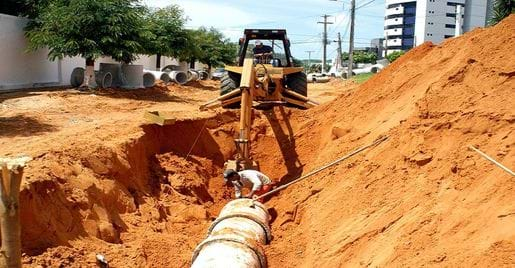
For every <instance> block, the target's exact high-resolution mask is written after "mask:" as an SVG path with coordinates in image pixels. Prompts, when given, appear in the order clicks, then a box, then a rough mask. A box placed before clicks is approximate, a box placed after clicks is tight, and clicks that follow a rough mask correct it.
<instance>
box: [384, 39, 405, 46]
mask: <svg viewBox="0 0 515 268" xmlns="http://www.w3.org/2000/svg"><path fill="white" fill-rule="evenodd" d="M394 46H402V39H401V38H395V39H389V40H386V47H394Z"/></svg>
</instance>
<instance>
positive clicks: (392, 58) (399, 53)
mask: <svg viewBox="0 0 515 268" xmlns="http://www.w3.org/2000/svg"><path fill="white" fill-rule="evenodd" d="M404 53H405V52H404V51H402V50H400V51H394V52H392V53H390V54H388V55H386V58H387V59H388V61H389V62H394V61H395V60H396V59H397V58H399V57H400V56H402V55H404Z"/></svg>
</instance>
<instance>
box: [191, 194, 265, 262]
mask: <svg viewBox="0 0 515 268" xmlns="http://www.w3.org/2000/svg"><path fill="white" fill-rule="evenodd" d="M269 217H270V215H269V214H268V210H267V209H266V207H265V206H264V205H263V204H261V203H259V202H257V201H254V200H252V199H236V200H233V201H231V202H229V203H228V204H227V205H225V207H224V208H223V209H222V211H221V212H220V215H219V216H218V218H217V219H216V220H215V221H214V222H213V223H212V224H211V227H210V228H209V232H208V237H207V238H206V239H205V240H204V241H202V243H200V245H198V246H197V247H196V248H195V251H194V252H193V258H192V266H191V267H192V268H200V267H236V268H238V267H241V268H243V267H245V268H248V267H253V268H254V267H255V268H265V267H267V262H266V256H265V253H264V250H263V248H262V245H263V244H268V243H269V242H270V240H271V239H272V235H271V231H270V227H269V222H268V221H269Z"/></svg>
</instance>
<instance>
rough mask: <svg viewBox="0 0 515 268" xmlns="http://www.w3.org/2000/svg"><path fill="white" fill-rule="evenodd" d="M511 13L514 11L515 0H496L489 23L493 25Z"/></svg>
mask: <svg viewBox="0 0 515 268" xmlns="http://www.w3.org/2000/svg"><path fill="white" fill-rule="evenodd" d="M513 13H515V0H496V1H495V2H494V9H493V16H492V18H491V19H490V21H489V24H490V25H495V24H497V23H499V22H500V21H501V20H503V19H504V18H506V17H508V16H509V15H510V14H513Z"/></svg>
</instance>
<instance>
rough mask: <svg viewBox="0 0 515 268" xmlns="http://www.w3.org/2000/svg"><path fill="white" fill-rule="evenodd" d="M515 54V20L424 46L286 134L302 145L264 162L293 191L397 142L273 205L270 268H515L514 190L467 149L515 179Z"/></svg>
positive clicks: (297, 119)
mask: <svg viewBox="0 0 515 268" xmlns="http://www.w3.org/2000/svg"><path fill="white" fill-rule="evenodd" d="M513 51H515V15H512V16H510V17H509V18H507V19H505V20H504V21H503V22H502V23H500V24H498V25H497V26H495V27H490V28H486V29H476V30H474V31H472V32H469V33H467V34H465V35H463V36H461V37H458V38H452V39H449V40H446V41H445V42H443V43H442V44H441V45H438V46H435V45H433V44H431V43H425V44H423V45H421V46H419V47H417V48H415V49H413V50H411V51H410V52H409V53H407V54H406V55H405V56H403V57H401V58H399V59H398V60H397V61H395V62H394V63H393V64H391V65H390V66H388V67H387V68H386V69H384V70H383V71H382V72H380V73H379V74H377V75H376V76H374V77H373V78H372V79H370V80H369V81H367V82H366V83H364V84H363V85H362V86H360V87H359V88H357V89H356V90H352V91H347V92H345V93H343V94H342V95H341V96H340V97H338V98H337V99H336V100H335V101H333V102H331V103H328V104H326V105H322V106H320V107H317V108H315V109H311V110H309V111H307V112H304V113H297V112H296V113H294V114H293V116H292V117H291V119H290V120H289V122H288V124H287V125H288V126H289V127H288V126H286V125H285V124H284V122H283V125H282V127H278V128H276V129H278V130H279V131H274V132H275V133H283V134H284V133H289V132H287V131H286V129H288V128H289V129H291V131H290V132H291V133H294V134H292V137H291V138H287V137H288V135H283V136H282V137H283V141H284V142H283V143H282V144H281V145H273V142H272V141H271V140H272V137H271V138H270V143H269V145H270V146H268V147H258V148H256V152H255V156H256V158H257V159H260V157H263V159H265V160H266V159H280V160H278V161H277V163H276V164H275V165H270V166H264V167H263V170H264V171H265V172H267V173H269V174H271V175H272V176H274V177H275V178H277V179H283V180H289V179H291V178H293V177H295V175H298V174H301V173H304V174H305V173H306V172H309V171H311V170H313V169H314V168H316V167H318V166H321V165H322V164H324V163H328V162H330V161H332V160H334V159H336V158H338V157H340V156H343V155H344V154H346V153H347V152H350V151H352V150H353V149H354V148H357V147H359V146H362V145H365V144H368V143H371V142H372V141H374V140H375V139H376V138H378V137H380V136H382V135H387V136H388V137H389V139H388V140H387V141H386V142H383V143H382V144H380V145H379V146H377V147H375V148H373V149H370V150H368V151H366V152H364V153H362V154H360V155H359V156H357V157H354V158H353V159H351V160H349V161H347V162H345V163H343V164H340V165H339V166H337V167H334V168H331V169H329V170H328V171H324V172H322V173H320V174H319V175H316V176H313V177H311V178H310V179H308V180H306V181H303V182H301V183H299V184H296V185H295V186H292V187H291V188H288V189H286V190H284V191H283V192H282V193H281V194H280V195H279V196H278V197H276V198H273V199H272V200H271V201H270V202H269V203H268V205H269V206H271V207H274V208H275V209H276V210H277V212H278V217H277V219H275V221H274V222H273V225H272V226H273V233H274V240H273V241H272V243H271V245H270V246H268V248H267V254H268V256H269V262H270V266H271V267H299V266H301V267H344V266H348V267H357V266H374V267H375V266H433V265H439V266H461V267H463V266H465V267H469V266H480V267H487V266H488V267H503V266H505V267H508V266H510V267H513V266H515V195H514V194H513V193H514V187H515V178H514V177H512V176H511V175H509V174H508V173H506V172H504V171H503V170H501V169H499V168H498V167H496V166H494V165H492V163H490V162H488V161H486V160H485V159H484V158H481V157H480V156H479V155H478V154H477V153H475V152H473V151H471V150H469V149H468V146H469V145H475V146H477V147H479V148H480V149H481V150H482V151H484V152H486V153H487V154H489V155H491V156H492V157H494V158H496V159H497V160H498V161H500V162H502V163H504V164H505V165H507V166H508V167H510V168H511V169H515V150H514V148H515V125H514V123H515V98H513V96H514V92H515V79H514V76H515V54H514V53H513ZM275 114H277V117H280V114H281V112H280V111H275ZM263 124H264V123H263ZM281 129H282V131H280V130H281ZM263 136H264V137H267V136H273V134H271V135H267V133H263ZM279 136H280V135H279ZM280 137H281V136H280ZM285 137H286V138H285ZM265 139H266V138H265ZM279 140H280V139H279ZM292 141H294V142H292ZM277 147H280V148H277ZM270 152H274V153H270ZM260 160H261V159H260ZM286 172H289V175H293V176H289V175H286V176H285V175H284V174H286Z"/></svg>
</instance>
